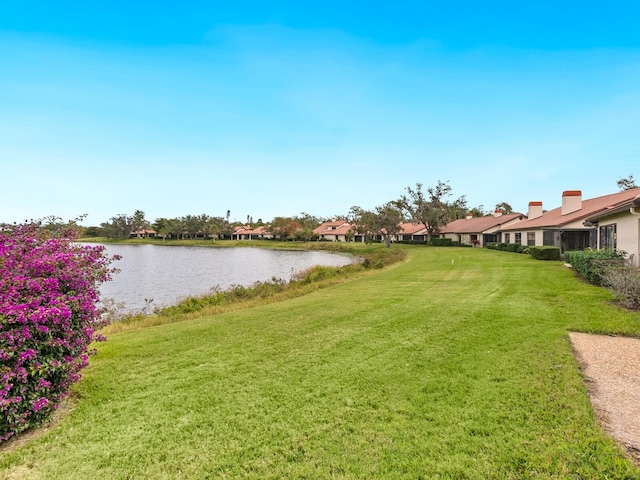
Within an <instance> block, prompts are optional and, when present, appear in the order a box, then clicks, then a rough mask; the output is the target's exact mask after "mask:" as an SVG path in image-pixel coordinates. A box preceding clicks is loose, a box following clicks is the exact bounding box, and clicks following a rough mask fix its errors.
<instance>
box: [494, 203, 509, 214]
mask: <svg viewBox="0 0 640 480" xmlns="http://www.w3.org/2000/svg"><path fill="white" fill-rule="evenodd" d="M496 210H501V211H502V213H504V214H505V215H509V214H510V213H513V208H512V207H511V205H509V204H508V203H507V202H500V203H498V204H496Z"/></svg>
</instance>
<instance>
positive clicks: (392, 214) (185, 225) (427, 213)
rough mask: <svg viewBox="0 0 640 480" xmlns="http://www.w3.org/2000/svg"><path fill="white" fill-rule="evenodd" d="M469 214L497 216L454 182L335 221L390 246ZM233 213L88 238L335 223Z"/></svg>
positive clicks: (137, 220)
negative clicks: (412, 232) (408, 232)
mask: <svg viewBox="0 0 640 480" xmlns="http://www.w3.org/2000/svg"><path fill="white" fill-rule="evenodd" d="M617 184H618V187H619V188H620V189H621V190H626V189H630V188H637V185H636V183H635V180H634V178H633V175H629V176H628V177H626V178H621V179H620V180H618V182H617ZM495 209H496V210H500V211H502V213H504V214H510V213H513V208H512V207H511V205H510V204H509V203H507V202H500V203H498V204H497V205H496V206H495ZM467 213H471V214H472V215H473V216H475V217H480V216H487V215H492V214H493V211H486V210H485V208H484V207H483V206H482V205H479V206H477V207H473V208H469V207H468V205H467V199H466V196H465V195H461V196H459V197H457V198H456V197H454V196H453V189H452V187H451V185H450V184H449V182H448V181H444V182H443V181H440V180H438V181H437V183H436V184H435V185H433V186H427V187H425V186H424V185H423V184H422V183H416V184H415V186H413V187H412V186H408V187H406V188H405V193H404V194H402V195H401V196H400V197H399V198H397V199H395V200H391V201H389V202H387V203H385V204H383V205H379V206H377V207H375V208H373V209H371V210H366V209H363V208H361V207H360V206H357V205H354V206H352V207H351V209H350V210H349V212H348V213H347V214H346V215H337V216H336V217H334V218H344V219H346V220H347V221H348V222H349V223H350V224H351V225H352V226H353V232H352V233H353V234H361V235H363V236H365V238H367V237H369V238H371V237H379V238H382V239H383V241H384V242H385V243H386V244H387V246H389V245H390V244H391V239H392V238H393V237H394V236H396V235H398V234H399V233H401V231H402V227H401V224H402V223H404V222H411V223H414V224H419V225H423V226H424V227H425V229H426V231H427V241H430V240H431V239H432V238H433V236H434V235H436V234H437V233H438V232H439V230H440V229H441V228H442V227H443V226H444V225H446V224H447V223H449V222H451V221H453V220H456V219H458V218H464V217H465V216H466V215H467ZM230 214H231V212H230V211H229V210H227V212H226V216H224V217H216V216H209V215H207V214H201V215H186V216H183V217H177V218H164V217H162V218H157V219H155V220H154V221H153V222H149V221H147V219H146V218H145V214H144V212H142V211H141V210H136V211H135V212H134V213H133V215H127V214H119V215H116V216H114V217H111V218H110V219H109V221H108V222H104V223H102V224H101V225H100V227H89V228H88V229H86V231H85V234H86V235H87V236H105V237H108V238H113V239H125V238H129V237H130V236H131V235H132V234H134V235H144V234H145V230H153V231H154V232H155V234H156V235H157V236H160V237H162V238H170V239H194V238H209V237H217V238H231V237H232V235H233V233H234V228H235V227H237V226H241V225H242V226H249V227H250V228H257V227H259V226H264V225H266V226H267V227H268V231H269V232H270V233H271V234H272V235H273V236H274V237H275V238H277V239H279V240H301V241H309V240H314V239H316V238H317V237H316V236H315V235H314V233H313V230H314V229H315V228H317V227H318V226H319V225H321V224H322V223H323V222H324V221H327V220H329V219H327V218H322V217H316V216H313V215H310V214H308V213H304V212H303V213H301V214H300V215H298V216H294V217H275V218H274V219H273V220H272V221H271V222H269V223H268V224H265V223H264V222H263V221H262V219H258V221H257V222H254V221H253V218H252V217H251V216H249V215H247V221H246V223H242V222H233V223H232V222H230V221H229V217H230Z"/></svg>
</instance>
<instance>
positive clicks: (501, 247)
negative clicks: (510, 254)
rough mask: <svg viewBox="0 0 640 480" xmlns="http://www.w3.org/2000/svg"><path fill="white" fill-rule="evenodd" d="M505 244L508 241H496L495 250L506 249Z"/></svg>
mask: <svg viewBox="0 0 640 480" xmlns="http://www.w3.org/2000/svg"><path fill="white" fill-rule="evenodd" d="M507 245H509V244H508V243H498V244H497V245H496V250H506V249H507Z"/></svg>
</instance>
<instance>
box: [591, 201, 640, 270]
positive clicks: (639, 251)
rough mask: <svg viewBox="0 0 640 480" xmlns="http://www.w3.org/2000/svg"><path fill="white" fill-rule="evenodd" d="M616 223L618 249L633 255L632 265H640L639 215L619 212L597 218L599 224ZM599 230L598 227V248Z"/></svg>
mask: <svg viewBox="0 0 640 480" xmlns="http://www.w3.org/2000/svg"><path fill="white" fill-rule="evenodd" d="M614 223H615V224H616V230H617V242H616V244H617V245H616V246H617V248H618V250H624V251H625V252H627V253H628V254H629V255H633V265H634V266H636V267H637V266H640V258H638V257H640V217H638V216H634V215H631V214H630V213H628V212H627V213H621V214H618V215H612V216H610V217H602V218H600V219H599V220H598V224H599V225H600V226H605V225H612V224H614ZM599 232H600V230H599V229H598V248H600V233H599Z"/></svg>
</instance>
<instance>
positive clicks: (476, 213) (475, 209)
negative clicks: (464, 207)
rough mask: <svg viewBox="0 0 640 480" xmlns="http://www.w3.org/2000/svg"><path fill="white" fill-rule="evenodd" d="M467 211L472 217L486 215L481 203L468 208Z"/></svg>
mask: <svg viewBox="0 0 640 480" xmlns="http://www.w3.org/2000/svg"><path fill="white" fill-rule="evenodd" d="M469 213H470V214H471V215H473V216H474V217H486V216H487V215H488V213H487V212H486V211H485V209H484V206H483V205H478V206H477V207H473V208H471V209H469Z"/></svg>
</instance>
